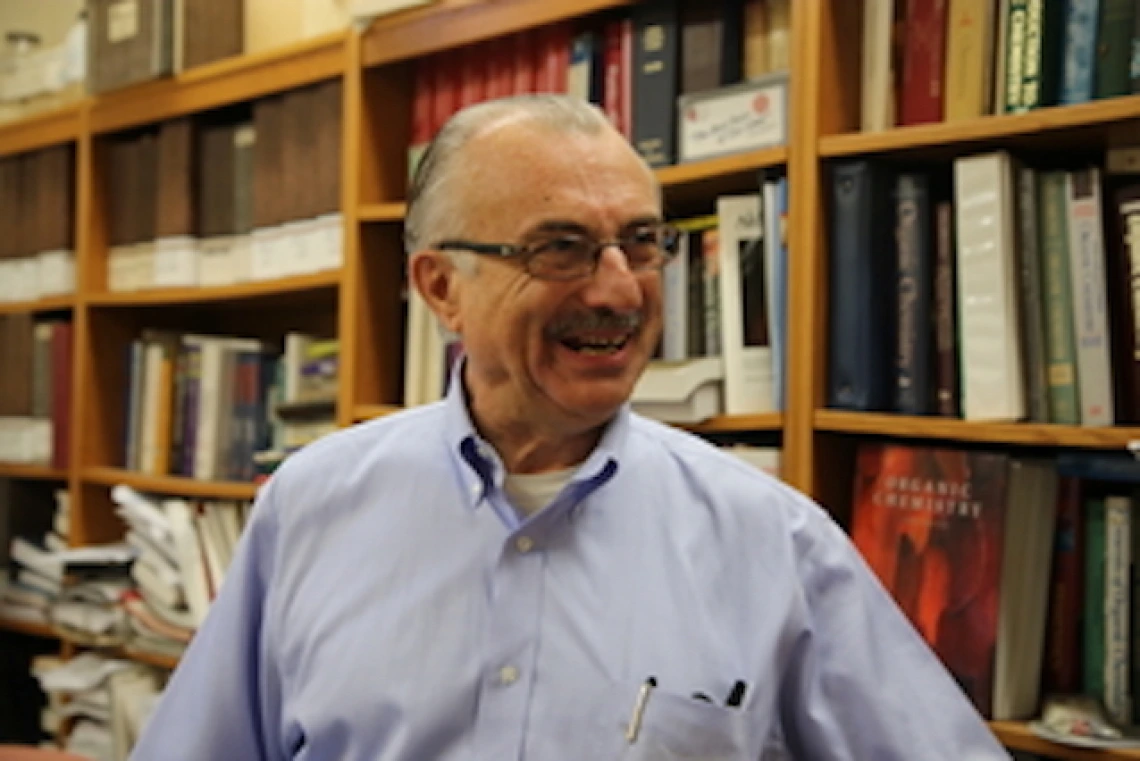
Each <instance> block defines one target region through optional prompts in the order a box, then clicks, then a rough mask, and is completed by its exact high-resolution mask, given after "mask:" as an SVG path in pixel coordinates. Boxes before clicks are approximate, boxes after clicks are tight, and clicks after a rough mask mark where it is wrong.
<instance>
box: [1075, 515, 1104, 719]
mask: <svg viewBox="0 0 1140 761" xmlns="http://www.w3.org/2000/svg"><path fill="white" fill-rule="evenodd" d="M1084 507H1085V584H1084V598H1085V604H1084V624H1083V634H1084V636H1083V638H1082V648H1083V658H1082V669H1081V680H1082V684H1081V687H1082V689H1081V691H1082V692H1084V693H1085V694H1086V695H1090V696H1092V697H1094V698H1097V699H1099V700H1103V699H1104V687H1105V685H1104V665H1105V652H1104V645H1105V626H1104V624H1105V621H1104V613H1105V610H1104V601H1105V566H1104V553H1105V549H1106V544H1105V528H1106V527H1105V511H1104V500H1103V499H1101V498H1095V497H1094V498H1090V499H1089V500H1087V501H1086V502H1085V506H1084Z"/></svg>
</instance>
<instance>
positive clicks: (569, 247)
mask: <svg viewBox="0 0 1140 761" xmlns="http://www.w3.org/2000/svg"><path fill="white" fill-rule="evenodd" d="M583 246H584V243H583V240H582V238H577V237H574V236H569V235H568V236H565V237H562V238H551V239H550V240H547V241H544V242H542V243H539V244H538V245H537V246H535V248H536V249H537V250H539V251H546V252H549V253H552V254H573V253H577V252H579V251H581V250H582V248H583Z"/></svg>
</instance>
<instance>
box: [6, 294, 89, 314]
mask: <svg viewBox="0 0 1140 761" xmlns="http://www.w3.org/2000/svg"><path fill="white" fill-rule="evenodd" d="M74 306H75V296H73V295H70V294H69V295H67V296H48V297H46V298H42V299H35V300H34V301H9V302H5V303H2V304H0V314H37V313H39V312H59V311H61V310H64V309H71V308H73V307H74Z"/></svg>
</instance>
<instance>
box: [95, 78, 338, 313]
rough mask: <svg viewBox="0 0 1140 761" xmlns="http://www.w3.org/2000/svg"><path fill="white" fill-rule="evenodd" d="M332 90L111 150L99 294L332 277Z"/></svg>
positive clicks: (318, 88)
mask: <svg viewBox="0 0 1140 761" xmlns="http://www.w3.org/2000/svg"><path fill="white" fill-rule="evenodd" d="M341 92H342V84H341V82H340V80H339V79H337V80H330V81H328V82H323V83H321V84H317V85H312V86H309V87H304V88H301V89H297V90H293V91H290V92H288V93H285V94H283V95H275V96H271V97H268V98H264V99H262V100H260V101H257V102H255V103H254V104H253V106H252V110H251V109H249V108H248V107H245V108H237V109H236V110H231V111H226V112H223V113H222V114H220V115H213V116H211V117H210V118H206V117H202V118H199V119H191V118H189V117H186V118H181V119H174V120H170V121H166V122H163V123H161V124H159V125H158V126H157V127H150V128H146V129H143V130H140V131H136V132H131V133H126V134H122V135H117V136H116V137H115V138H113V139H112V140H111V141H110V143H109V146H108V161H109V164H110V188H109V191H110V192H109V194H108V195H109V210H108V222H109V224H108V227H109V229H108V239H109V243H110V250H109V252H108V255H107V287H108V288H109V289H110V290H112V291H129V290H139V289H145V288H158V287H192V286H221V285H232V284H235V283H242V282H248V281H260V280H272V279H276V278H281V277H288V276H293V275H304V274H310V273H314V272H320V271H323V270H329V269H336V268H337V267H339V266H340V264H341V261H342V256H343V251H342V249H343V221H342V216H341V213H340V176H341V173H340V167H341V147H340V146H341Z"/></svg>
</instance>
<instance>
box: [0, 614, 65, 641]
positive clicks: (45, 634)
mask: <svg viewBox="0 0 1140 761" xmlns="http://www.w3.org/2000/svg"><path fill="white" fill-rule="evenodd" d="M0 630H2V631H7V632H15V633H17V634H27V635H28V636H30V637H40V638H42V639H59V635H58V634H56V633H55V629H53V628H51V625H50V624H46V623H40V622H37V621H23V620H21V619H18V618H5V617H4V616H0Z"/></svg>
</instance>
